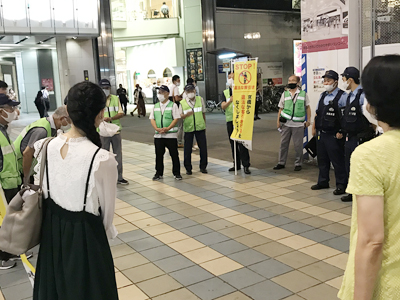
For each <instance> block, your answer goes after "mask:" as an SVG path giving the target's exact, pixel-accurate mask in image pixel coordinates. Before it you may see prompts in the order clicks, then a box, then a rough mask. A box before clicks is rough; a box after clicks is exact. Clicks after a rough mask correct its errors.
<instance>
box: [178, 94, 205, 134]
mask: <svg viewBox="0 0 400 300" xmlns="http://www.w3.org/2000/svg"><path fill="white" fill-rule="evenodd" d="M181 105H182V110H183V113H184V114H187V113H188V112H189V111H193V112H194V114H193V115H191V116H190V117H187V118H186V119H184V120H183V131H184V132H193V131H201V130H204V129H206V122H205V121H204V117H203V105H202V101H201V97H200V96H197V97H196V103H195V104H194V107H193V108H191V107H190V106H189V104H188V103H187V100H186V99H183V100H182V101H181Z"/></svg>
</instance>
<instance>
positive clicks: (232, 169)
mask: <svg viewBox="0 0 400 300" xmlns="http://www.w3.org/2000/svg"><path fill="white" fill-rule="evenodd" d="M237 170H238V171H240V170H241V168H240V167H239V168H238V169H237ZM228 171H229V172H235V167H232V168H230V169H229V170H228Z"/></svg>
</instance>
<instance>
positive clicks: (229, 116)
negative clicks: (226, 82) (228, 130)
mask: <svg viewBox="0 0 400 300" xmlns="http://www.w3.org/2000/svg"><path fill="white" fill-rule="evenodd" d="M224 95H225V99H226V101H227V102H228V99H229V98H230V97H231V92H230V90H229V89H227V90H225V91H224ZM225 118H226V122H232V121H233V103H229V106H228V107H227V108H226V109H225Z"/></svg>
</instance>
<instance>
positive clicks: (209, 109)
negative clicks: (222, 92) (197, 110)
mask: <svg viewBox="0 0 400 300" xmlns="http://www.w3.org/2000/svg"><path fill="white" fill-rule="evenodd" d="M206 107H207V112H213V110H214V108H215V102H214V101H212V100H207V103H206Z"/></svg>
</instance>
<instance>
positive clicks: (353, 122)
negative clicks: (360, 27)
mask: <svg viewBox="0 0 400 300" xmlns="http://www.w3.org/2000/svg"><path fill="white" fill-rule="evenodd" d="M342 80H343V85H344V88H345V89H346V90H349V91H350V93H349V95H348V96H347V101H346V107H345V108H344V112H343V118H342V129H343V131H344V134H345V138H346V141H345V147H344V152H345V163H346V172H347V177H349V175H350V156H351V154H352V153H353V151H354V150H355V149H356V147H357V146H358V145H359V140H358V134H360V133H362V132H366V131H368V130H369V129H371V130H372V131H374V129H372V128H371V124H370V123H369V121H368V119H367V117H366V116H365V115H364V113H367V114H368V112H366V111H365V110H363V106H364V104H365V102H366V100H365V95H364V91H363V89H362V87H361V85H360V71H359V70H358V69H356V68H354V67H348V68H346V69H345V70H344V72H343V74H342ZM342 201H343V202H351V201H352V195H351V194H349V195H347V196H343V197H342Z"/></svg>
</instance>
